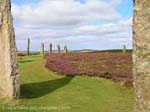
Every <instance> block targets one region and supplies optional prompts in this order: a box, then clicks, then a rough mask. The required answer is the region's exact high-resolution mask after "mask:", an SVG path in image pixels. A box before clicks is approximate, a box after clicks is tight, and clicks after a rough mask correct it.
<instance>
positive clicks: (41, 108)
mask: <svg viewBox="0 0 150 112" xmlns="http://www.w3.org/2000/svg"><path fill="white" fill-rule="evenodd" d="M44 66H45V60H44V59H43V57H42V56H40V55H33V56H30V57H23V58H22V59H20V60H19V68H20V74H21V83H22V86H21V91H22V96H21V99H20V100H16V101H9V100H4V99H3V100H1V101H0V105H1V107H2V108H1V109H0V112H57V111H59V112H133V110H132V107H133V89H132V88H126V87H124V86H121V85H119V84H116V83H114V82H112V81H110V80H106V79H101V78H94V77H93V78H92V77H86V76H76V77H66V76H61V75H58V74H56V73H53V72H50V71H49V70H47V69H46V68H45V67H44ZM8 107H13V108H8ZM15 107H16V108H15ZM19 107H22V109H21V108H19Z"/></svg>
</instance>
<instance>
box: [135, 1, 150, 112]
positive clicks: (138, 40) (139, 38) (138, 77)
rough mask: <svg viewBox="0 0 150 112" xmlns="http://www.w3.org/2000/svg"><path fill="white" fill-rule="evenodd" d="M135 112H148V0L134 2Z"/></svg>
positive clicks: (149, 102) (149, 99)
mask: <svg viewBox="0 0 150 112" xmlns="http://www.w3.org/2000/svg"><path fill="white" fill-rule="evenodd" d="M134 4H135V5H134V25H133V35H134V39H133V40H134V51H133V74H134V90H135V108H134V109H135V112H150V0H134Z"/></svg>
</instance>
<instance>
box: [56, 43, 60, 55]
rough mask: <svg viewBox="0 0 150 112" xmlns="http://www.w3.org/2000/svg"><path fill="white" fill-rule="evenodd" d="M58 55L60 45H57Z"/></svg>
mask: <svg viewBox="0 0 150 112" xmlns="http://www.w3.org/2000/svg"><path fill="white" fill-rule="evenodd" d="M57 53H60V45H59V44H58V45H57Z"/></svg>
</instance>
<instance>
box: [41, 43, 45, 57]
mask: <svg viewBox="0 0 150 112" xmlns="http://www.w3.org/2000/svg"><path fill="white" fill-rule="evenodd" d="M41 54H42V55H44V43H41Z"/></svg>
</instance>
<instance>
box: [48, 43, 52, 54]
mask: <svg viewBox="0 0 150 112" xmlns="http://www.w3.org/2000/svg"><path fill="white" fill-rule="evenodd" d="M52 47H53V46H52V44H50V45H49V53H52V52H53V51H52Z"/></svg>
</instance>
